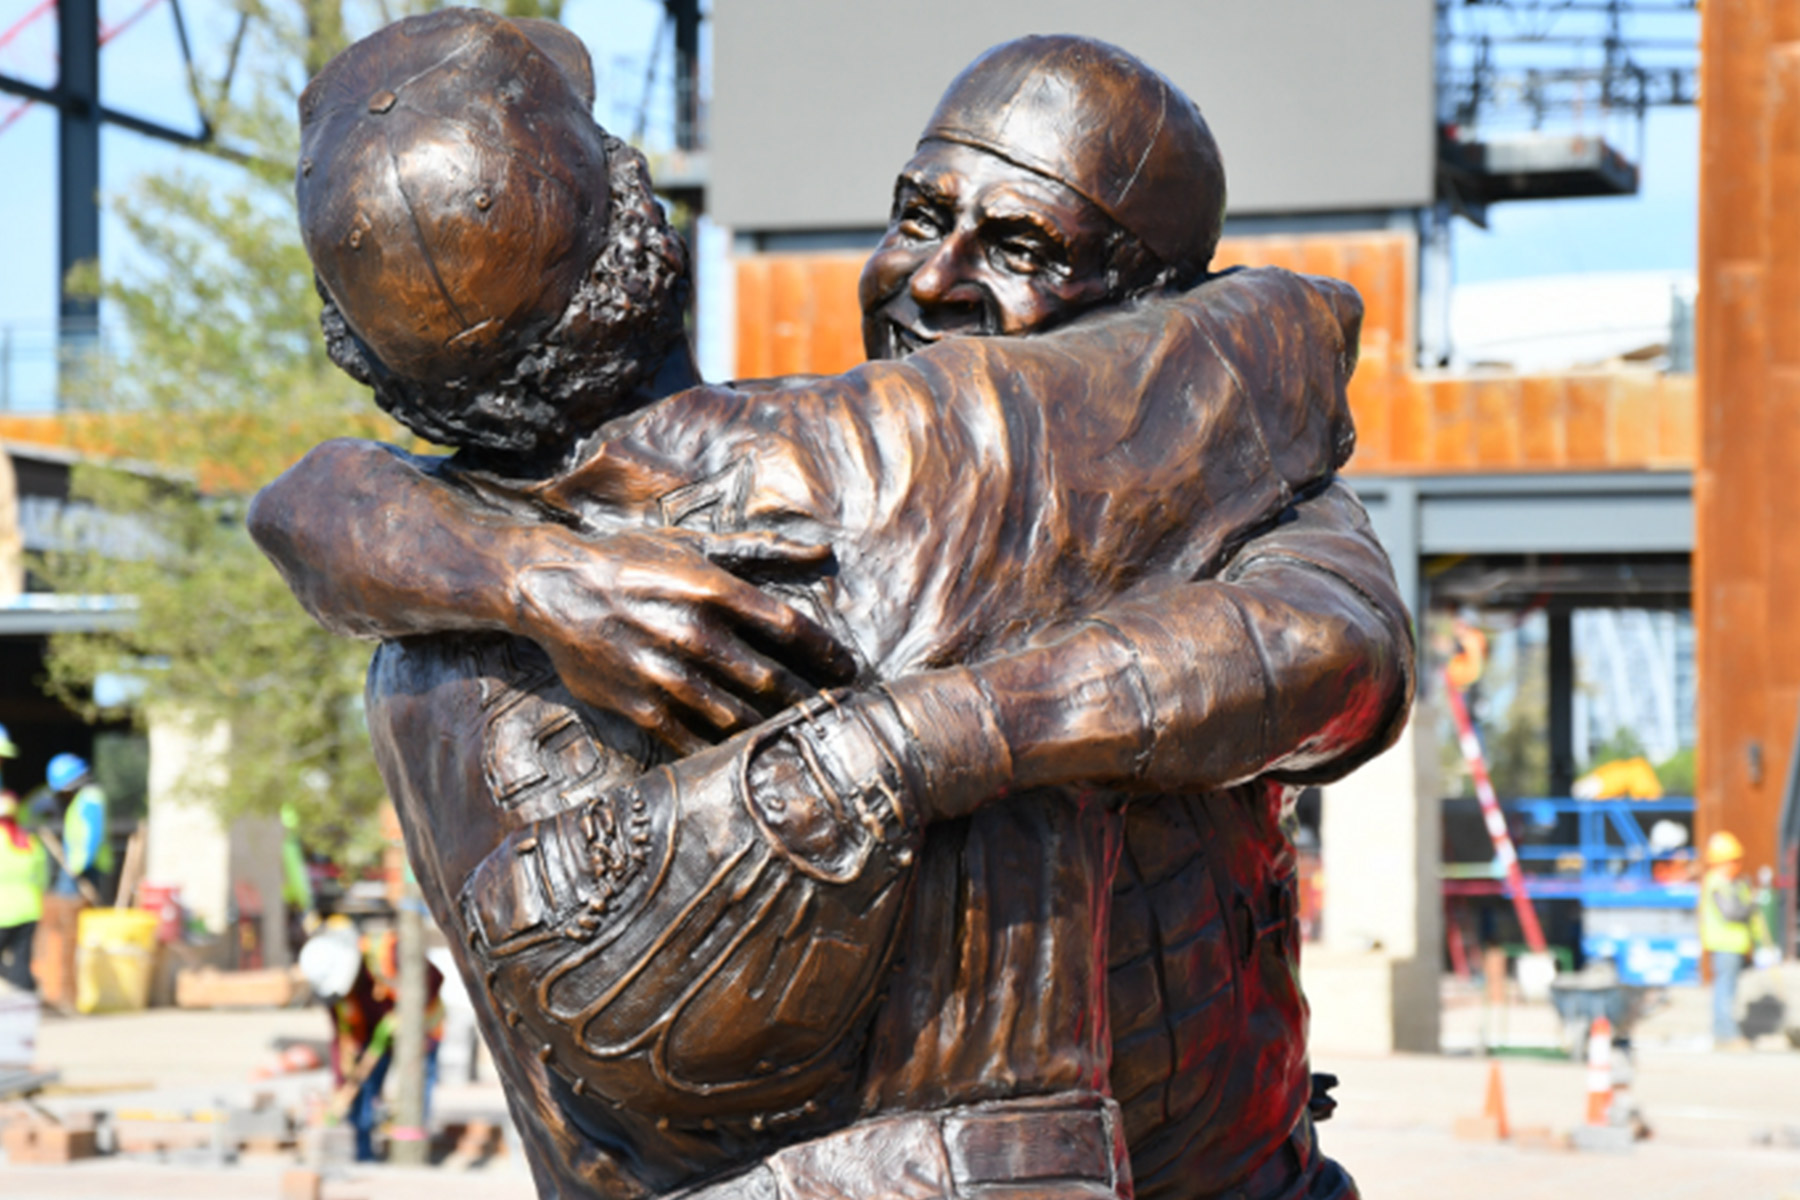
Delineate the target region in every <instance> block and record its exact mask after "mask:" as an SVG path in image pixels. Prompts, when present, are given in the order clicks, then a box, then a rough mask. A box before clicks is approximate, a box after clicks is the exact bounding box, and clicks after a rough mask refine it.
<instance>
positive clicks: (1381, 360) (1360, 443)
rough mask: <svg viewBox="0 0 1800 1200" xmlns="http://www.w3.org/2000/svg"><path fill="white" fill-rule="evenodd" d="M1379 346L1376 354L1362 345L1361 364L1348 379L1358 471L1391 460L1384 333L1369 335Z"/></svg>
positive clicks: (1390, 388) (1391, 385) (1390, 379)
mask: <svg viewBox="0 0 1800 1200" xmlns="http://www.w3.org/2000/svg"><path fill="white" fill-rule="evenodd" d="M1373 336H1374V337H1375V339H1376V340H1377V342H1378V343H1380V344H1381V345H1380V350H1381V352H1380V353H1372V352H1371V351H1372V349H1373V348H1372V347H1370V346H1369V345H1367V343H1366V339H1365V344H1364V346H1363V356H1362V361H1361V362H1360V363H1359V364H1358V365H1357V368H1356V374H1355V375H1353V376H1351V378H1350V415H1351V417H1352V419H1354V420H1355V422H1356V458H1355V460H1354V461H1355V463H1356V467H1357V469H1358V470H1363V471H1378V470H1380V469H1382V468H1383V467H1385V466H1387V465H1388V463H1389V462H1390V461H1391V457H1390V453H1389V440H1390V437H1391V434H1392V420H1391V414H1392V410H1393V392H1394V387H1395V384H1396V382H1398V381H1396V380H1395V379H1394V377H1393V375H1392V373H1391V372H1390V371H1389V370H1388V356H1387V353H1386V349H1387V347H1386V345H1385V343H1386V341H1387V336H1388V335H1387V332H1386V331H1385V330H1378V331H1376V333H1375V334H1374V335H1373Z"/></svg>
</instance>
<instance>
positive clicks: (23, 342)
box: [0, 0, 1699, 406]
mask: <svg viewBox="0 0 1800 1200" xmlns="http://www.w3.org/2000/svg"><path fill="white" fill-rule="evenodd" d="M41 2H42V0H0V38H5V37H6V35H7V33H8V31H10V30H12V28H13V27H14V26H15V24H16V23H18V22H20V20H21V19H22V18H24V17H25V16H27V15H28V14H29V13H31V12H32V11H33V10H34V9H35V8H36V7H37V6H38V4H39V3H41ZM184 11H185V12H186V15H187V18H188V23H189V30H190V35H191V37H192V40H193V43H194V45H195V47H196V52H197V54H198V56H199V58H200V60H201V65H202V70H203V72H204V73H206V74H207V75H209V76H214V77H216V74H217V71H218V67H219V64H220V63H221V62H222V60H223V48H224V47H225V45H226V44H227V43H228V41H229V38H230V34H231V30H232V19H231V16H230V13H229V10H228V9H226V7H225V6H224V5H223V4H220V3H218V0H188V2H187V5H186V7H185V9H184ZM661 13H662V5H661V3H660V2H659V0H567V5H566V8H565V11H564V19H565V22H566V23H567V24H569V25H570V27H571V28H572V29H574V31H575V32H576V33H577V34H579V35H580V36H581V37H582V38H583V40H584V41H586V42H587V44H588V46H589V47H590V49H591V51H592V53H593V56H594V61H595V66H596V71H597V75H598V88H597V90H598V93H599V102H598V114H597V115H598V116H599V117H600V119H601V121H602V123H604V124H609V125H610V126H612V127H613V128H615V129H617V130H618V131H619V132H620V133H622V134H629V133H630V129H629V125H630V114H631V113H632V112H634V111H635V109H636V107H637V105H638V102H639V99H640V96H641V95H642V92H643V78H644V67H645V63H646V62H647V60H648V57H649V54H650V49H651V46H652V44H653V42H654V40H655V39H656V37H657V32H658V28H659V22H660V18H661ZM134 16H135V17H136V19H135V20H133V17H134ZM101 19H102V24H103V28H111V27H113V26H122V29H121V30H120V31H119V32H118V33H117V34H116V35H115V36H114V37H113V38H112V39H111V40H110V41H109V42H108V44H107V45H106V46H105V47H104V48H103V49H102V51H101V73H102V91H103V96H104V98H105V101H106V103H107V104H108V105H109V106H111V107H114V108H118V109H123V110H126V111H129V112H132V113H135V114H137V115H140V116H144V117H148V118H151V119H155V120H158V121H161V122H163V123H166V124H169V125H173V126H176V127H178V128H194V127H196V125H197V118H196V116H195V114H194V111H193V106H192V102H191V100H190V99H189V98H188V94H187V89H186V84H185V81H184V78H183V74H182V66H181V57H180V52H179V48H178V44H177V42H176V39H175V33H174V23H173V21H172V19H171V16H170V9H169V7H168V4H167V0H101ZM54 51H55V25H54V20H53V14H45V15H43V16H40V17H39V18H38V19H36V20H34V21H30V22H28V23H26V24H25V25H24V27H23V28H22V29H21V30H20V31H19V32H18V33H16V34H15V35H14V36H12V37H11V39H10V40H8V41H6V42H5V43H4V44H0V72H5V73H7V74H11V75H14V76H17V77H21V78H25V79H27V80H30V81H31V82H34V83H39V84H42V85H49V84H51V83H52V82H53V81H54V70H55V68H54V62H55V53H54ZM661 69H662V71H663V72H665V74H666V72H667V70H668V52H667V49H666V48H665V50H664V52H663V55H662V59H661ZM657 97H658V104H657V106H656V108H655V109H654V110H653V112H654V118H653V120H652V123H651V135H652V140H653V141H654V140H655V139H656V138H657V137H659V136H660V137H662V138H663V139H664V140H665V141H666V140H667V134H666V127H667V122H668V108H669V101H668V98H667V88H666V87H663V88H659V89H657ZM15 104H16V101H15V100H14V99H13V98H12V97H10V96H5V95H0V122H5V121H7V120H8V118H9V115H10V114H11V113H12V111H13V109H14V107H15ZM1624 148H1625V149H1627V150H1628V151H1630V150H1633V149H1635V147H1634V146H1626V147H1624ZM55 150H56V121H55V118H54V114H53V113H51V112H50V111H48V110H46V109H44V108H42V107H41V106H39V107H34V108H31V109H28V110H27V111H25V112H23V113H22V114H20V115H19V116H17V117H16V118H15V119H13V121H12V123H11V125H10V126H8V127H7V128H5V129H4V130H0V180H4V181H6V186H0V358H4V357H6V356H7V355H8V354H10V356H11V359H12V368H11V371H10V375H8V373H6V372H4V371H0V380H4V379H6V378H9V377H10V379H11V381H12V393H13V394H12V395H11V397H10V399H11V402H12V403H13V404H14V405H15V406H21V405H24V406H36V405H35V404H33V403H32V400H31V395H30V394H31V393H41V394H42V396H43V397H44V398H46V399H47V395H48V386H49V380H50V378H51V376H50V362H51V358H50V354H51V349H50V347H51V342H50V336H51V334H52V332H53V330H54V326H55V312H56V277H55V276H56V226H55V208H54V201H55V162H56V159H55ZM176 162H183V163H186V164H188V165H189V166H190V167H191V168H192V169H195V170H198V171H201V172H217V173H220V174H224V173H226V172H228V171H229V168H223V167H219V166H217V165H216V164H212V163H210V162H209V161H208V160H205V159H203V158H202V157H201V156H199V155H195V154H193V153H190V152H184V151H181V150H179V149H176V148H174V147H171V146H168V145H166V144H164V143H161V142H157V141H154V140H152V139H148V138H144V137H141V136H139V135H137V134H133V133H128V132H125V131H122V130H117V129H108V130H106V132H105V133H104V134H103V143H102V191H103V193H107V194H116V193H118V192H119V191H121V190H122V189H124V188H126V187H127V186H129V184H130V181H131V180H132V179H133V178H134V177H136V176H137V175H139V174H141V173H143V172H145V171H148V170H153V169H157V168H160V167H166V166H168V165H171V164H173V163H176ZM1698 165H1699V148H1698V119H1697V113H1696V112H1695V111H1694V110H1692V109H1669V110H1660V111H1656V112H1654V113H1653V114H1652V116H1651V118H1650V120H1649V123H1648V126H1647V129H1646V134H1645V142H1644V158H1643V162H1642V169H1643V184H1642V191H1641V193H1640V194H1639V195H1637V196H1635V197H1629V198H1620V199H1603V200H1575V201H1556V202H1537V203H1524V204H1513V205H1502V206H1497V207H1496V208H1494V209H1493V210H1492V215H1491V228H1490V229H1488V230H1486V231H1483V230H1480V229H1477V228H1476V227H1474V226H1473V225H1470V224H1468V223H1466V222H1460V221H1459V222H1458V223H1457V226H1456V230H1455V233H1454V250H1453V253H1454V264H1455V266H1454V269H1455V274H1456V280H1457V282H1459V283H1482V282H1489V281H1495V280H1506V279H1517V278H1522V277H1531V276H1540V275H1560V274H1570V273H1579V272H1594V271H1607V272H1617V271H1650V270H1657V271H1669V270H1676V271H1681V270H1686V271H1691V270H1693V268H1694V265H1695V256H1696V249H1695V231H1696V211H1697V201H1696V193H1697V179H1698ZM101 242H102V265H103V267H104V269H105V270H107V271H109V272H116V271H119V270H120V269H122V268H125V267H128V266H129V265H130V262H131V253H130V247H129V245H128V243H127V239H126V238H125V237H124V236H123V233H122V231H121V230H120V229H119V228H118V227H117V226H116V224H115V223H114V222H113V221H112V220H111V219H110V218H109V219H107V221H106V223H105V224H104V225H103V227H102V233H101ZM3 389H4V385H3V384H0V404H4V403H5V402H6V401H7V400H8V399H9V397H8V396H7V395H6V394H5V393H4V390H3Z"/></svg>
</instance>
